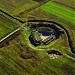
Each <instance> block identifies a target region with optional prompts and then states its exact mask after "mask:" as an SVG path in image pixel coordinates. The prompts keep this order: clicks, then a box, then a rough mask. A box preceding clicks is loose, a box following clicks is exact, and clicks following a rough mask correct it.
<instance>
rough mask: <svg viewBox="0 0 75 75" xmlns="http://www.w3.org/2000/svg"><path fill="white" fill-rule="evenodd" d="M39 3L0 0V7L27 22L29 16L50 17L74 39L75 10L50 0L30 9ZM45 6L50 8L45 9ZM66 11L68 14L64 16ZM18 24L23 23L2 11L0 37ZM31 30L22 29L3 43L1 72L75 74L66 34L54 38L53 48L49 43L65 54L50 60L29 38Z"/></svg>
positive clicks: (7, 74) (6, 74)
mask: <svg viewBox="0 0 75 75" xmlns="http://www.w3.org/2000/svg"><path fill="white" fill-rule="evenodd" d="M63 1H65V0H63ZM66 1H68V0H66ZM31 3H33V4H31ZM27 4H28V5H27ZM29 5H31V7H30V6H29ZM36 5H38V3H37V2H35V1H32V0H0V9H2V10H4V11H6V12H8V13H10V14H13V15H15V16H18V17H19V18H20V19H21V20H23V21H26V18H27V19H30V20H32V19H39V20H49V21H50V20H51V21H55V22H57V23H59V24H61V25H62V26H64V27H65V28H66V29H67V30H68V32H69V34H70V37H71V39H72V42H74V40H75V25H74V24H75V22H73V21H72V20H73V17H74V16H73V14H75V13H73V12H74V11H72V12H71V9H70V10H69V8H68V9H67V8H64V9H63V7H60V6H62V5H59V4H56V3H54V2H51V3H50V2H49V3H46V4H44V5H43V6H42V7H38V8H36V9H34V10H33V9H32V11H30V12H28V10H29V9H31V8H33V7H35V6H36ZM50 5H52V6H50ZM58 5H59V6H58ZM26 6H27V7H26ZM28 6H29V7H28ZM25 7H26V9H24V8H25ZM45 7H46V9H49V11H48V10H47V11H46V9H45ZM55 7H56V8H55ZM50 8H51V9H50ZM23 9H24V10H23ZM45 11H46V12H45ZM65 11H66V12H67V13H65ZM16 12H17V13H16ZM21 12H22V14H20V13H21ZM68 12H69V13H68ZM39 13H40V14H39ZM63 14H65V15H64V16H62V15H63ZM66 15H67V16H66ZM70 19H72V20H70ZM31 24H32V23H31ZM34 24H35V23H34ZM19 26H21V23H20V22H18V21H16V20H14V19H12V18H10V17H9V16H7V15H5V14H3V13H0V38H3V37H5V36H6V35H7V34H9V33H11V32H12V31H13V30H15V29H16V28H18V27H19ZM30 32H31V30H29V29H28V28H25V29H24V30H23V29H22V30H21V31H18V32H17V33H15V34H13V35H12V36H10V37H9V38H7V39H5V41H3V42H2V43H0V75H75V55H74V54H72V52H71V50H70V48H69V45H68V39H67V36H66V34H64V35H62V36H61V37H60V38H59V39H58V40H56V41H55V42H54V41H53V44H50V47H49V46H48V47H49V48H50V49H54V50H58V51H59V52H61V53H62V54H63V55H62V57H59V58H57V59H50V58H49V56H50V55H48V54H47V52H46V51H45V50H38V49H37V48H36V47H34V46H33V45H32V44H31V43H30V41H29V38H28V37H29V35H30Z"/></svg>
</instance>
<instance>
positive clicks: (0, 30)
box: [0, 12, 21, 40]
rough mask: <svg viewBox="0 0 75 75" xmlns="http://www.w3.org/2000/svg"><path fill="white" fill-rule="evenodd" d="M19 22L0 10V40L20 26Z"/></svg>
mask: <svg viewBox="0 0 75 75" xmlns="http://www.w3.org/2000/svg"><path fill="white" fill-rule="evenodd" d="M20 24H21V23H19V22H18V21H15V20H13V19H12V18H10V17H8V16H7V15H4V14H3V13H1V12H0V40H1V39H2V38H4V37H5V36H6V35H8V34H9V33H11V32H13V31H14V30H15V29H17V28H18V27H20Z"/></svg>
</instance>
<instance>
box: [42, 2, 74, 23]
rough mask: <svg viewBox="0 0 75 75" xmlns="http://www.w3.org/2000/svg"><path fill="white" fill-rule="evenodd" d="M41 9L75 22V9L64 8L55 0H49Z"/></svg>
mask: <svg viewBox="0 0 75 75" xmlns="http://www.w3.org/2000/svg"><path fill="white" fill-rule="evenodd" d="M41 9H42V10H44V11H46V12H48V13H51V14H53V15H56V16H58V17H60V18H62V19H64V20H66V21H68V22H71V23H73V24H75V11H72V10H71V9H69V8H66V7H65V8H64V7H62V6H61V5H59V4H56V3H54V2H48V3H46V4H44V5H43V6H42V7H41Z"/></svg>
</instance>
